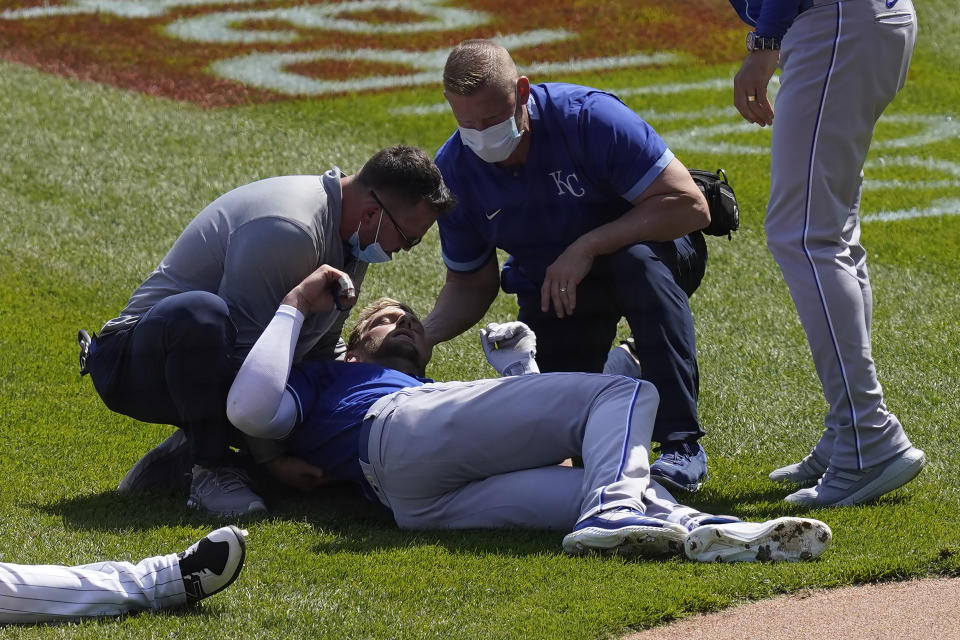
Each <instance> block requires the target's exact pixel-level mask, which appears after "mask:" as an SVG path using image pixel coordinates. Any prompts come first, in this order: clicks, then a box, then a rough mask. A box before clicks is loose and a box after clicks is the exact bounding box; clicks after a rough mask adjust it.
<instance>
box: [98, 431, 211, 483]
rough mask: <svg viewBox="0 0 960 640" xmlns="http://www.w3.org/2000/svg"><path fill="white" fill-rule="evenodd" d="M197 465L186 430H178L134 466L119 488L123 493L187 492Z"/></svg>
mask: <svg viewBox="0 0 960 640" xmlns="http://www.w3.org/2000/svg"><path fill="white" fill-rule="evenodd" d="M191 466H193V462H192V460H191V455H190V444H189V443H188V442H187V436H186V434H184V433H183V429H177V430H176V431H174V432H173V433H172V434H171V435H170V436H168V437H167V439H166V440H164V441H163V442H161V443H160V444H158V445H157V446H155V447H154V448H153V449H151V450H150V451H147V453H146V454H144V456H143V457H142V458H140V459H139V460H137V462H136V463H135V464H134V465H133V466H132V467H130V471H127V474H126V475H125V476H123V480H121V481H120V484H119V485H117V491H119V492H120V493H145V492H149V493H174V492H179V493H181V495H182V493H183V492H186V490H187V487H188V486H189V485H190V467H191Z"/></svg>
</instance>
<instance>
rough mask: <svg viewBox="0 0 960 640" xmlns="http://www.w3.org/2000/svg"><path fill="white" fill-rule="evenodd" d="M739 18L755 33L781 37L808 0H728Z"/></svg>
mask: <svg viewBox="0 0 960 640" xmlns="http://www.w3.org/2000/svg"><path fill="white" fill-rule="evenodd" d="M730 4H731V6H733V8H734V9H735V10H736V12H737V15H738V16H740V19H741V20H743V21H744V22H746V23H747V24H748V25H750V26H751V27H754V31H756V33H757V35H760V36H764V37H773V38H782V37H783V34H785V33H786V32H787V29H789V28H790V25H791V24H793V19H794V18H796V17H797V15H798V14H799V13H800V11H801V10H802V9H804V8H806V7H808V6H809V5H810V4H811V2H810V0H730Z"/></svg>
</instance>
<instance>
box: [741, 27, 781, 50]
mask: <svg viewBox="0 0 960 640" xmlns="http://www.w3.org/2000/svg"><path fill="white" fill-rule="evenodd" d="M779 48H780V38H775V37H773V36H758V35H757V34H756V32H755V31H751V32H750V33H748V34H747V51H763V50H766V51H776V50H778V49H779Z"/></svg>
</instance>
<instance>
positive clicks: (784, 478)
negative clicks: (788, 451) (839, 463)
mask: <svg viewBox="0 0 960 640" xmlns="http://www.w3.org/2000/svg"><path fill="white" fill-rule="evenodd" d="M826 470H827V461H825V460H821V459H820V458H818V457H817V454H816V452H815V451H811V452H810V453H809V454H807V456H806V457H805V458H804V459H803V460H801V461H800V462H797V463H795V464H788V465H787V466H785V467H780V468H779V469H774V470H773V471H771V472H770V479H771V480H773V481H774V482H791V483H793V484H796V485H800V486H801V487H806V486H809V485H811V484H816V482H817V480H819V479H820V478H821V477H822V476H823V473H824V471H826Z"/></svg>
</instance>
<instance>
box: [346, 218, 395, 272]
mask: <svg viewBox="0 0 960 640" xmlns="http://www.w3.org/2000/svg"><path fill="white" fill-rule="evenodd" d="M382 223H383V210H382V209H381V210H380V220H378V221H377V233H376V234H375V235H374V236H373V242H371V243H370V244H368V245H367V246H365V247H364V248H363V249H361V248H360V225H357V230H356V231H354V232H353V235H352V236H350V240H348V242H349V243H350V252H351V253H352V254H353V257H355V258H356V259H357V260H360V261H361V262H370V263H375V262H390V258H391V256H390V254H389V253H387V252H386V251H384V250H383V247H381V246H380V243H379V242H377V238H379V237H380V225H381V224H382Z"/></svg>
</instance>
